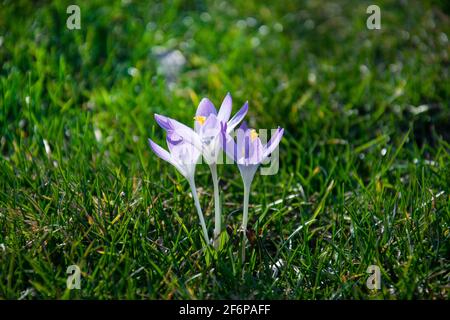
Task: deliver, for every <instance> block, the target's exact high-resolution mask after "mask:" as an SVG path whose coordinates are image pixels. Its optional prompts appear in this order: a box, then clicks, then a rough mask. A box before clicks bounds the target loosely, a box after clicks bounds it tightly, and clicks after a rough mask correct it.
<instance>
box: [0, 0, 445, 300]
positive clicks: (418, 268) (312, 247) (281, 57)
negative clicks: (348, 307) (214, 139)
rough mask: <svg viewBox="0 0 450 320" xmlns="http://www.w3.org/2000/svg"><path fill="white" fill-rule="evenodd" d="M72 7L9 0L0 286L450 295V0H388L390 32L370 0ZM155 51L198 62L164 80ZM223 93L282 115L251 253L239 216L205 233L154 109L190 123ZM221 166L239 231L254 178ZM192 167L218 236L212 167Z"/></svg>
mask: <svg viewBox="0 0 450 320" xmlns="http://www.w3.org/2000/svg"><path fill="white" fill-rule="evenodd" d="M71 3H72V2H70V1H61V2H60V1H55V2H50V1H40V2H39V3H38V4H37V5H33V6H31V5H29V4H28V2H27V1H2V2H1V3H0V37H1V38H0V39H1V40H0V43H1V44H0V61H1V64H0V299H18V298H24V299H33V298H34V299H43V298H50V299H79V298H81V299H96V298H99V299H110V298H119V299H186V298H194V299H197V298H198V299H202V298H204V299H219V298H220V299H223V298H231V299H234V298H238V299H241V298H255V299H264V298H267V299H268V298H271V299H348V298H349V299H416V298H419V299H448V298H449V296H450V290H449V289H450V285H449V284H450V259H449V257H450V169H449V164H450V155H449V150H450V145H449V141H450V131H449V128H450V106H449V101H450V86H449V83H450V81H449V80H450V79H449V73H448V71H449V54H450V51H449V42H448V38H449V37H450V24H449V8H448V4H444V3H445V1H440V2H439V1H433V2H426V1H412V2H408V3H407V4H406V3H405V4H403V5H402V4H401V2H399V1H393V0H392V1H377V4H378V5H379V6H380V7H381V19H382V21H381V23H382V29H381V30H379V31H376V30H374V31H372V30H368V29H367V28H366V18H367V16H368V15H367V14H366V8H367V6H368V5H369V4H372V1H357V2H355V1H335V2H328V1H327V3H326V4H325V3H324V2H323V1H305V2H299V1H288V2H285V3H283V4H281V3H280V4H275V2H274V1H271V2H267V3H265V4H263V3H261V2H260V1H232V2H230V3H228V2H222V1H212V2H204V1H188V2H184V1H170V3H169V2H165V3H152V4H138V3H135V2H134V1H133V2H130V3H127V2H126V1H124V2H123V3H122V2H121V1H116V2H114V3H112V4H111V3H110V1H104V2H103V1H83V2H81V1H80V4H79V5H80V7H81V30H73V31H70V30H68V29H67V28H66V27H65V25H66V19H67V17H68V15H67V14H66V7H67V6H68V5H69V4H71ZM140 3H141V2H140ZM249 17H252V18H249ZM263 26H266V27H263ZM158 48H159V49H158ZM160 48H165V49H166V50H180V51H181V52H182V53H183V55H184V56H185V58H186V60H187V63H186V65H185V67H184V68H183V70H182V71H181V72H180V74H179V75H178V76H177V77H176V78H175V79H172V80H174V83H173V84H172V85H171V86H170V88H169V86H168V83H167V81H166V78H165V76H164V74H162V73H161V69H160V62H159V60H158V58H157V57H158V54H157V53H158V50H160ZM129 68H136V69H137V70H138V72H137V73H134V76H131V75H130V73H131V74H133V72H130V71H131V70H132V69H129ZM228 91H229V92H231V94H232V96H233V102H234V104H233V105H234V108H233V110H234V111H236V110H237V109H238V107H240V106H241V105H242V104H243V103H244V102H245V101H246V100H249V103H250V111H249V115H248V117H247V120H249V122H250V124H251V125H252V126H253V127H257V128H275V127H276V126H277V125H280V126H282V127H284V128H285V129H286V132H285V137H284V138H283V140H282V143H281V145H280V171H279V173H278V174H277V175H275V176H259V175H257V177H256V179H255V181H254V183H253V189H252V193H251V197H250V203H251V207H250V221H249V227H250V228H252V229H253V230H256V235H257V236H256V241H255V243H254V245H253V246H252V247H250V246H249V247H248V248H247V261H246V264H245V265H244V266H242V265H241V264H240V261H239V256H240V248H239V238H237V237H236V236H233V235H232V236H228V235H227V233H226V232H225V231H224V238H226V239H227V242H226V244H225V246H224V248H223V250H221V251H220V252H218V253H215V252H214V251H213V250H204V249H203V242H202V241H203V240H202V235H201V229H200V226H199V224H198V218H197V214H196V212H195V208H194V204H193V201H192V198H191V197H190V195H189V187H188V184H187V182H186V181H185V180H184V179H183V178H182V177H181V176H180V175H179V174H178V173H176V171H175V169H174V168H173V167H172V166H170V165H169V164H168V163H165V162H163V161H161V160H159V159H157V158H156V157H155V155H154V154H153V153H152V152H151V150H149V147H148V145H147V138H148V137H152V138H154V139H155V140H156V141H157V142H159V143H163V141H164V136H163V134H162V130H160V129H159V128H157V125H156V123H155V121H154V120H153V114H154V113H162V114H165V115H167V116H170V117H175V118H178V119H180V120H181V121H183V122H186V123H189V122H190V121H192V116H193V113H194V112H195V109H196V107H197V104H198V102H199V99H201V98H202V97H204V96H208V97H209V98H210V99H211V100H212V101H213V102H214V103H215V104H216V105H219V104H220V102H221V100H222V98H223V97H224V95H225V94H226V92H228ZM422 105H425V106H426V107H421V108H419V106H422ZM99 133H101V138H100V135H99ZM96 135H97V137H96ZM44 140H45V141H47V143H48V146H49V147H50V152H48V153H47V152H46V148H45V144H44ZM219 170H220V171H219V174H220V177H221V188H222V197H223V198H222V202H223V210H224V215H223V218H224V224H225V225H228V226H229V229H230V230H233V229H234V230H236V229H237V228H238V226H239V223H240V221H241V215H242V210H241V209H242V208H241V206H242V205H241V203H242V196H243V187H242V184H241V181H240V177H239V173H238V170H237V168H236V167H235V166H221V167H220V168H219ZM196 179H197V186H198V187H199V193H200V201H201V203H202V207H203V209H204V211H205V213H206V218H207V222H208V227H209V232H210V234H212V230H213V217H214V213H213V211H214V206H213V201H212V182H211V177H210V174H209V170H208V167H207V166H205V165H201V166H199V167H198V168H197V176H196ZM313 217H315V220H314V221H313V222H310V221H311V219H312V218H313ZM308 222H309V223H308ZM301 226H303V228H300V227H301ZM295 230H298V232H296V233H295V234H294V235H293V236H292V237H291V238H290V239H289V241H287V239H288V238H289V237H290V236H291V235H292V234H293V233H294V231H295ZM278 259H282V260H283V261H284V266H283V267H282V268H281V269H280V272H279V273H278V276H277V277H275V278H274V277H272V270H271V268H270V265H271V264H273V263H275V262H276V261H278ZM72 264H77V265H79V266H80V268H81V270H82V272H83V277H82V283H81V290H71V291H70V290H67V289H66V278H67V274H66V269H67V267H68V266H69V265H72ZM369 265H378V266H379V267H380V269H381V273H382V276H381V277H382V289H381V290H380V291H375V292H372V291H370V290H368V289H367V288H366V285H365V283H366V279H367V277H368V274H367V273H366V269H367V267H368V266H369Z"/></svg>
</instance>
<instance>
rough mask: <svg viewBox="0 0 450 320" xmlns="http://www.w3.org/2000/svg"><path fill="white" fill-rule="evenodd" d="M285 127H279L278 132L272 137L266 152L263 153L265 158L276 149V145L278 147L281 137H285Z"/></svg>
mask: <svg viewBox="0 0 450 320" xmlns="http://www.w3.org/2000/svg"><path fill="white" fill-rule="evenodd" d="M283 134H284V129H283V128H280V127H278V129H277V132H276V133H275V134H274V135H273V136H272V138H270V140H269V142H268V143H267V144H266V146H265V147H264V153H263V159H265V158H266V157H268V156H269V154H271V153H272V152H273V150H275V148H276V147H278V144H279V143H280V141H281V138H282V137H283Z"/></svg>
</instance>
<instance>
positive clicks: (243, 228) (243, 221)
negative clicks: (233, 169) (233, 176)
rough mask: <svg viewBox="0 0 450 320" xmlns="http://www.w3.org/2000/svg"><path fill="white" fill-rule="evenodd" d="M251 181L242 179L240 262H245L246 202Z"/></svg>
mask: <svg viewBox="0 0 450 320" xmlns="http://www.w3.org/2000/svg"><path fill="white" fill-rule="evenodd" d="M251 183H252V182H251V181H250V182H246V181H244V212H243V215H242V263H244V262H245V245H246V243H247V223H248V202H249V198H250V186H251Z"/></svg>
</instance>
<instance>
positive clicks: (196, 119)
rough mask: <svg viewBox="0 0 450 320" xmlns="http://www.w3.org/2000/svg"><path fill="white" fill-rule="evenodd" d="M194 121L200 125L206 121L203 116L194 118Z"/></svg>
mask: <svg viewBox="0 0 450 320" xmlns="http://www.w3.org/2000/svg"><path fill="white" fill-rule="evenodd" d="M194 120H195V121H198V122H199V123H200V124H201V125H203V124H204V123H205V121H206V117H204V116H195V117H194Z"/></svg>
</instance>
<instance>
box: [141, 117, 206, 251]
mask: <svg viewBox="0 0 450 320" xmlns="http://www.w3.org/2000/svg"><path fill="white" fill-rule="evenodd" d="M155 118H156V121H157V122H158V124H160V125H161V127H163V128H164V129H165V130H166V131H167V138H166V140H167V147H168V149H169V151H167V150H165V149H163V148H162V147H160V146H159V145H158V144H156V143H155V142H153V141H152V140H151V139H148V141H149V144H150V147H151V148H152V150H153V152H154V153H155V154H156V155H157V156H158V157H160V158H161V159H163V160H165V161H167V162H169V163H170V164H172V165H173V166H174V167H175V168H177V170H178V171H179V172H180V173H181V174H182V175H183V176H184V177H185V178H186V179H187V180H188V182H189V186H190V188H191V193H192V197H193V198H194V203H195V207H196V209H197V214H198V217H199V219H200V224H201V226H202V230H203V236H204V238H205V241H206V243H209V237H208V231H207V229H206V224H205V218H204V216H203V212H202V209H201V207H200V202H199V200H198V195H197V189H196V186H195V179H194V176H195V167H196V165H197V162H198V160H199V159H200V155H201V153H200V151H199V150H198V149H197V148H195V147H194V146H193V145H192V144H191V143H190V142H189V141H195V140H196V139H197V137H196V133H195V132H194V131H193V130H192V129H190V128H189V127H186V126H184V125H183V124H181V123H179V122H177V121H176V120H173V119H169V118H165V117H162V116H158V115H155ZM166 120H169V121H166ZM178 125H180V127H179V129H178V130H175V129H174V126H178Z"/></svg>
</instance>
